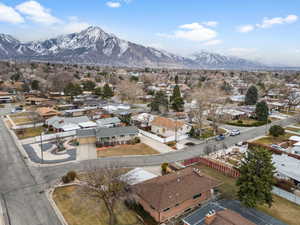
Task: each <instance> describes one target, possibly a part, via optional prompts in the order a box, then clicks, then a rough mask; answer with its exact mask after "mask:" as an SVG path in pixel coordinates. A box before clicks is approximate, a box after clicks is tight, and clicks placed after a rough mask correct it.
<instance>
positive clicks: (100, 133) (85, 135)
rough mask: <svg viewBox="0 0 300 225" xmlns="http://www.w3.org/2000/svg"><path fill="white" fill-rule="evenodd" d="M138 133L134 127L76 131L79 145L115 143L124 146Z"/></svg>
mask: <svg viewBox="0 0 300 225" xmlns="http://www.w3.org/2000/svg"><path fill="white" fill-rule="evenodd" d="M138 133H139V130H138V128H137V127H135V126H129V127H111V128H107V127H102V128H93V129H80V130H77V131H76V135H77V140H78V141H79V143H80V144H81V143H84V144H87V143H90V144H91V143H94V142H95V141H96V142H100V143H116V142H120V144H125V143H126V142H128V141H130V140H132V139H133V138H134V137H136V136H137V135H138Z"/></svg>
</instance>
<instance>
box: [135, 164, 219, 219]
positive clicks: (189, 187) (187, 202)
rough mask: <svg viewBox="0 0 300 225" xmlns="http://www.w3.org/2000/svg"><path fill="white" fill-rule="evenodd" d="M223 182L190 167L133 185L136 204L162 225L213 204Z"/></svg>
mask: <svg viewBox="0 0 300 225" xmlns="http://www.w3.org/2000/svg"><path fill="white" fill-rule="evenodd" d="M220 184H221V183H220V182H219V181H217V180H215V179H212V178H210V177H208V176H206V175H204V174H203V173H202V172H201V171H200V170H199V169H197V168H192V167H187V168H185V169H182V170H179V171H177V172H174V173H170V174H167V175H165V176H160V177H156V178H153V179H150V180H147V181H145V182H142V183H138V184H136V185H134V186H133V191H134V193H135V196H136V201H137V202H138V203H139V204H140V205H141V206H142V207H143V208H144V210H145V211H147V212H148V213H149V214H150V215H151V216H152V217H153V218H154V219H155V220H156V221H157V222H159V223H162V222H165V221H167V220H169V219H170V218H172V217H175V216H178V215H181V214H182V213H184V212H187V211H189V210H191V209H192V208H194V207H196V206H198V205H200V204H202V203H204V202H206V201H209V200H210V199H212V197H213V196H214V189H215V188H216V187H218V186H219V185H220Z"/></svg>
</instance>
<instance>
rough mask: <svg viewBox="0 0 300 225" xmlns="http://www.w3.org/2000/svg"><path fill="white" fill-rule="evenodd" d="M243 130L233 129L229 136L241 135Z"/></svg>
mask: <svg viewBox="0 0 300 225" xmlns="http://www.w3.org/2000/svg"><path fill="white" fill-rule="evenodd" d="M240 134H241V132H240V130H239V129H234V130H231V131H230V133H229V136H237V135H240Z"/></svg>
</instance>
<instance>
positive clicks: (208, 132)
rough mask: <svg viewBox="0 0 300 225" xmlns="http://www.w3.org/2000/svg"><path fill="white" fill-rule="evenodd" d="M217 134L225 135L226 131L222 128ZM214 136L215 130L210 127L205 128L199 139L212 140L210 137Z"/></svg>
mask: <svg viewBox="0 0 300 225" xmlns="http://www.w3.org/2000/svg"><path fill="white" fill-rule="evenodd" d="M217 133H218V134H225V133H226V130H224V129H222V128H219V129H218V132H217ZM213 136H215V134H214V130H213V129H212V128H211V127H209V128H205V129H204V131H202V134H201V136H200V137H199V138H201V139H206V138H210V137H213Z"/></svg>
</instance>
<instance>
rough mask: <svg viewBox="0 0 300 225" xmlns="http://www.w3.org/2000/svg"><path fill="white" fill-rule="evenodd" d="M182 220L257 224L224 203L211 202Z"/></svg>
mask: <svg viewBox="0 0 300 225" xmlns="http://www.w3.org/2000/svg"><path fill="white" fill-rule="evenodd" d="M237 206H238V205H237ZM245 216H248V214H247V215H245ZM251 217H252V218H253V217H254V216H253V215H251ZM182 222H183V224H184V225H256V223H254V222H253V221H251V220H249V219H248V218H245V217H244V216H243V215H241V214H239V213H237V212H235V211H233V210H231V209H228V208H226V207H224V206H222V203H221V204H220V203H219V204H214V203H209V204H208V205H206V206H204V207H203V208H200V209H198V210H196V211H195V212H193V213H192V214H191V215H188V216H187V217H185V218H184V219H182Z"/></svg>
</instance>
